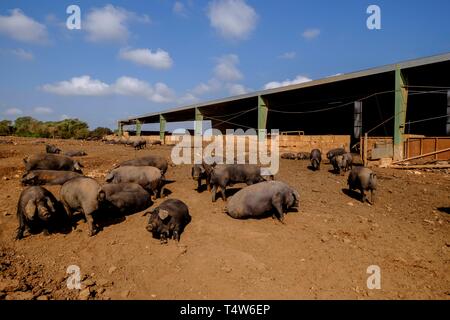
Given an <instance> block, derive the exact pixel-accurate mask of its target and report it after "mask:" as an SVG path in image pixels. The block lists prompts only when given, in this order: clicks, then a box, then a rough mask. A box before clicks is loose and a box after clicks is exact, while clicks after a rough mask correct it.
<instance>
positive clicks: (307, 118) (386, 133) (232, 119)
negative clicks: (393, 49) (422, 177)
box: [118, 53, 450, 161]
mask: <svg viewBox="0 0 450 320" xmlns="http://www.w3.org/2000/svg"><path fill="white" fill-rule="evenodd" d="M185 121H195V130H194V132H195V134H201V133H202V132H203V129H202V128H203V127H204V124H205V121H210V126H211V127H212V128H216V129H219V130H221V131H222V132H225V130H226V129H239V128H241V129H244V130H246V129H248V128H254V129H256V130H258V132H260V133H262V131H261V130H263V129H267V130H268V131H270V130H271V129H278V130H279V131H280V133H281V136H280V147H281V148H282V149H284V150H286V151H290V150H292V151H307V150H311V149H312V148H314V147H319V148H322V149H327V148H331V147H335V146H344V147H346V148H347V149H352V150H362V149H363V148H362V147H363V146H365V149H366V150H368V154H369V155H368V156H369V158H370V159H372V160H377V159H380V158H391V159H393V160H394V161H395V160H402V159H406V158H411V157H414V156H420V155H423V154H429V153H431V154H432V155H430V157H429V159H435V160H438V159H444V160H448V159H449V158H450V149H449V148H450V53H446V54H442V55H438V56H432V57H426V58H420V59H416V60H410V61H404V62H399V63H396V64H391V65H386V66H382V67H377V68H373V69H368V70H363V71H357V72H353V73H348V74H342V75H336V76H332V77H328V78H324V79H320V80H315V81H310V82H305V83H301V84H295V85H290V86H285V87H281V88H276V89H270V90H263V91H258V92H253V93H250V94H245V95H240V96H234V97H229V98H226V99H219V100H214V101H210V102H205V103H197V104H194V105H189V106H183V107H178V108H174V109H170V110H166V111H162V112H154V113H149V114H144V115H142V116H138V117H132V118H128V119H123V120H119V121H118V126H119V132H120V133H122V132H123V130H128V129H130V130H128V131H134V132H135V134H136V135H141V134H142V135H146V133H145V132H143V131H142V132H141V126H142V125H143V124H150V123H159V126H160V132H159V135H156V136H155V135H154V133H153V138H154V139H156V138H158V139H161V141H162V142H166V141H167V139H170V134H169V133H168V132H166V125H167V123H170V122H185ZM149 134H150V135H151V133H149ZM365 136H367V140H365V139H364V137H365ZM148 138H149V139H151V138H152V137H148ZM260 138H263V134H260ZM446 150H447V151H446Z"/></svg>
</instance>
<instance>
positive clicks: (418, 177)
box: [0, 138, 450, 299]
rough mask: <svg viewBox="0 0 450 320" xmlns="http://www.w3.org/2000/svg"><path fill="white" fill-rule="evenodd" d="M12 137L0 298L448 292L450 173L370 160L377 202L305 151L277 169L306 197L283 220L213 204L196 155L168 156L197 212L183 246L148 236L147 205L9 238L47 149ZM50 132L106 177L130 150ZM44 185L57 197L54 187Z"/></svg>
mask: <svg viewBox="0 0 450 320" xmlns="http://www.w3.org/2000/svg"><path fill="white" fill-rule="evenodd" d="M41 140H42V139H41ZM14 141H16V142H17V145H5V144H1V145H0V179H1V181H0V204H1V205H0V247H2V252H1V253H0V299H5V298H6V299H17V298H24V299H36V298H37V297H41V298H40V299H45V298H50V299H53V298H56V299H66V298H70V299H74V298H83V295H86V296H84V298H86V297H87V295H90V298H95V299H109V298H111V299H317V298H318V299H331V298H332V299H349V298H350V299H432V298H434V299H449V298H450V273H449V270H450V269H449V266H450V214H449V207H450V176H449V174H448V173H443V172H421V173H417V172H416V173H415V172H408V171H394V170H389V169H375V171H376V172H377V174H378V178H379V190H378V193H377V203H376V204H375V205H374V206H370V205H368V204H362V203H360V202H359V201H358V200H356V199H354V198H352V197H350V196H348V195H347V194H345V193H344V192H343V190H342V189H343V188H345V187H346V183H345V182H346V177H345V176H336V175H333V174H331V173H330V172H328V169H329V165H323V166H322V170H321V171H320V172H317V173H314V172H311V171H309V170H308V169H307V164H308V162H307V161H292V160H281V169H280V172H279V174H278V175H277V176H276V179H277V180H283V181H285V182H287V183H288V184H290V185H292V186H293V187H295V188H297V190H298V191H299V192H300V196H301V199H300V209H299V212H297V213H289V214H288V215H287V217H286V225H283V224H281V223H279V222H277V221H275V220H272V219H270V218H268V219H262V220H246V221H238V220H233V219H231V218H230V217H228V216H227V215H225V214H224V213H223V212H222V211H223V208H224V205H225V204H224V203H223V202H222V200H220V199H219V200H218V201H217V203H216V204H213V203H212V202H211V196H210V193H209V192H206V191H205V192H203V193H197V192H196V191H195V190H194V189H195V187H196V183H194V181H192V180H191V179H190V166H178V167H171V168H169V171H168V173H167V178H168V179H169V180H174V181H175V182H174V183H172V184H169V185H168V186H167V189H168V190H170V191H171V194H170V195H169V197H173V198H179V199H181V200H183V201H185V202H186V203H187V204H188V206H189V208H190V212H191V215H192V217H193V219H192V222H191V224H190V225H188V227H187V228H186V230H185V232H184V233H183V234H182V238H181V243H180V245H179V246H177V245H176V244H175V243H173V242H170V243H169V244H168V245H160V243H159V241H158V240H155V239H152V237H151V236H150V234H149V233H148V232H147V231H146V230H145V224H146V221H147V218H146V217H143V216H142V214H141V213H138V214H135V215H132V216H128V217H126V218H124V219H115V220H106V222H107V224H106V225H104V228H103V230H102V231H100V232H99V233H98V234H97V235H96V236H94V237H92V238H89V237H88V236H87V225H86V224H85V223H84V222H83V221H79V222H78V228H77V230H76V231H72V232H71V233H69V234H52V235H50V236H47V237H46V236H44V235H42V234H38V235H33V236H29V237H26V238H25V239H23V240H21V241H14V240H12V239H13V236H14V231H15V228H16V227H17V221H16V217H15V211H16V205H17V200H18V197H19V194H20V192H21V190H22V187H21V186H20V177H21V175H22V172H23V164H22V158H23V157H24V156H25V155H27V154H31V153H36V152H40V151H42V150H44V146H43V145H42V144H33V143H32V142H33V141H34V142H35V141H36V140H33V139H16V138H15V139H14ZM54 143H56V145H58V146H59V147H61V148H62V149H77V148H81V149H83V150H85V151H86V152H87V153H88V156H87V157H83V158H81V161H82V163H83V164H84V166H85V170H84V172H85V174H87V175H90V176H94V177H96V178H97V179H98V180H99V181H103V178H104V175H105V173H106V172H107V171H108V170H109V169H111V168H112V166H113V165H114V164H115V163H118V162H119V161H123V160H126V159H129V158H132V157H134V156H135V152H134V151H132V149H130V148H129V147H125V146H116V145H114V146H110V145H102V144H101V143H99V142H98V143H97V142H77V141H64V142H63V141H54ZM150 152H157V153H159V154H163V155H165V156H167V157H168V156H169V154H170V149H169V148H168V147H164V146H162V147H161V146H159V147H152V148H148V149H147V150H143V151H139V152H138V153H137V154H138V155H145V154H147V153H150ZM235 187H240V186H239V185H236V186H235ZM48 189H49V190H51V191H52V192H54V193H55V195H56V196H57V197H58V196H59V187H49V188H48ZM160 202H161V200H158V201H157V202H156V204H158V203H160ZM69 265H78V266H79V267H80V268H81V272H82V274H83V275H84V278H86V280H85V284H86V285H88V286H89V287H90V289H89V291H90V294H89V292H87V291H84V292H83V293H82V294H81V296H80V294H79V292H78V291H77V290H69V289H67V288H66V286H65V277H66V268H67V267H68V266H69ZM370 265H378V266H380V268H381V290H368V289H367V286H366V280H367V277H368V276H369V275H368V274H367V273H366V270H367V267H368V266H370ZM14 291H15V292H14Z"/></svg>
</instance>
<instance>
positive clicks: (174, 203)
mask: <svg viewBox="0 0 450 320" xmlns="http://www.w3.org/2000/svg"><path fill="white" fill-rule="evenodd" d="M147 214H150V218H149V220H148V224H147V227H146V229H147V231H148V232H150V233H152V235H153V237H154V238H159V239H160V240H161V243H162V244H163V243H167V239H170V238H173V239H175V240H177V241H180V235H181V233H182V232H183V230H184V228H185V227H186V225H187V224H188V223H189V222H191V216H190V215H189V208H188V207H187V205H186V204H185V203H184V202H182V201H180V200H178V199H168V200H166V201H164V202H163V203H161V204H160V205H159V206H158V207H156V208H155V209H153V210H152V211H150V212H146V215H147Z"/></svg>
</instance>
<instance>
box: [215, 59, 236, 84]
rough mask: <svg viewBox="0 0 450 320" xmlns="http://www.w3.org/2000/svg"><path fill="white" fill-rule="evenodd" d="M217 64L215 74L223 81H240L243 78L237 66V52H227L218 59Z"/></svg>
mask: <svg viewBox="0 0 450 320" xmlns="http://www.w3.org/2000/svg"><path fill="white" fill-rule="evenodd" d="M217 62H218V63H217V65H216V67H215V68H214V75H215V77H217V79H219V80H223V81H238V80H241V79H242V78H243V75H242V73H241V72H240V71H239V69H238V68H237V65H238V64H239V57H238V56H237V55H235V54H227V55H224V56H222V57H220V58H219V59H217Z"/></svg>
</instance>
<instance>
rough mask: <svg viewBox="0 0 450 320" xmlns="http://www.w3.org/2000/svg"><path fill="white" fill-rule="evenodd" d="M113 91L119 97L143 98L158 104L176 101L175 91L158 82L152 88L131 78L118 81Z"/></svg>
mask: <svg viewBox="0 0 450 320" xmlns="http://www.w3.org/2000/svg"><path fill="white" fill-rule="evenodd" d="M112 90H113V92H114V93H116V94H119V95H133V96H141V97H145V98H147V99H148V100H150V101H153V102H156V103H167V102H172V101H174V99H175V93H174V91H173V90H172V89H170V88H169V87H168V86H167V85H166V84H164V83H161V82H158V83H156V84H155V85H153V86H152V85H150V84H149V83H147V82H145V81H141V80H139V79H136V78H131V77H121V78H119V79H117V81H116V83H115V84H114V85H113V86H112Z"/></svg>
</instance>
